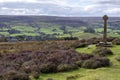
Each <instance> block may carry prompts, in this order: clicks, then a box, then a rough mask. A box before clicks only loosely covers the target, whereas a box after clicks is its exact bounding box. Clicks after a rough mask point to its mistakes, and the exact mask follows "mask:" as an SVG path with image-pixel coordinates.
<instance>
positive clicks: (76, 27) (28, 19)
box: [0, 15, 120, 41]
mask: <svg viewBox="0 0 120 80" xmlns="http://www.w3.org/2000/svg"><path fill="white" fill-rule="evenodd" d="M87 28H92V29H93V30H95V32H94V33H92V32H84V31H85V29H87ZM119 30H120V17H111V18H109V21H108V35H109V36H110V37H120V31H119ZM102 33H103V20H102V18H101V17H57V16H4V15H1V16H0V35H1V37H4V36H5V37H7V39H8V41H12V40H13V41H17V40H19V39H18V38H19V36H20V37H21V36H22V38H23V40H26V41H28V40H48V39H58V38H64V37H77V38H79V39H83V38H87V37H88V38H89V36H90V38H91V37H101V35H102Z"/></svg>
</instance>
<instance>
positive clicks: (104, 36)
mask: <svg viewBox="0 0 120 80" xmlns="http://www.w3.org/2000/svg"><path fill="white" fill-rule="evenodd" d="M103 20H104V34H103V40H104V43H105V44H107V20H108V16H107V15H104V16H103Z"/></svg>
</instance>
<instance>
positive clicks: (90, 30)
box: [84, 27, 95, 33]
mask: <svg viewBox="0 0 120 80" xmlns="http://www.w3.org/2000/svg"><path fill="white" fill-rule="evenodd" d="M84 32H86V33H95V30H94V29H93V28H91V27H87V28H86V29H85V30H84Z"/></svg>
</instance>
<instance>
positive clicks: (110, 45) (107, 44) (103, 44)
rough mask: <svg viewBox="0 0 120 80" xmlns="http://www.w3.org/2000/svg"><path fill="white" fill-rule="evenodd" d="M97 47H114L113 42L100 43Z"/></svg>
mask: <svg viewBox="0 0 120 80" xmlns="http://www.w3.org/2000/svg"><path fill="white" fill-rule="evenodd" d="M96 46H97V47H112V43H111V42H107V43H105V42H99V43H98V44H96Z"/></svg>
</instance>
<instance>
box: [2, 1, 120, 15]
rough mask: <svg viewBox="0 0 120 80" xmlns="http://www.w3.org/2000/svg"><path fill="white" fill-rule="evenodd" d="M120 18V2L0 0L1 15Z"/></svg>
mask: <svg viewBox="0 0 120 80" xmlns="http://www.w3.org/2000/svg"><path fill="white" fill-rule="evenodd" d="M104 14H107V15H109V16H119V17H120V0H0V15H52V16H103V15H104Z"/></svg>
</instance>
